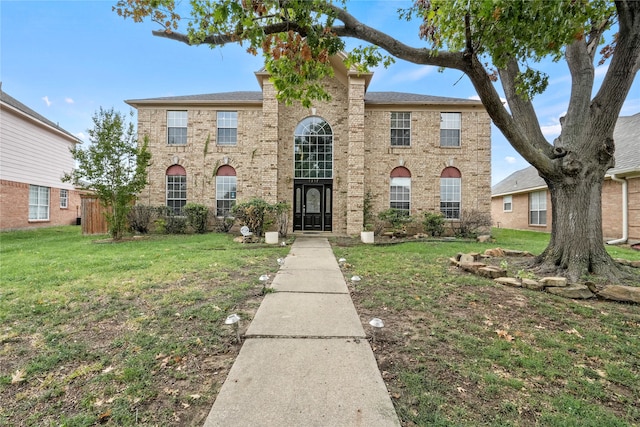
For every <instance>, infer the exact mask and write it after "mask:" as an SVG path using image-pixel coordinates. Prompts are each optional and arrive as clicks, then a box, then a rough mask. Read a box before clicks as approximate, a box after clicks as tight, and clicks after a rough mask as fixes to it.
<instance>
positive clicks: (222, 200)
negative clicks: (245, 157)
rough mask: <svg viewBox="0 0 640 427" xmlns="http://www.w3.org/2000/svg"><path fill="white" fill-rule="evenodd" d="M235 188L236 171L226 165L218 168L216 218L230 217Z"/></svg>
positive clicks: (236, 181) (233, 204) (234, 199)
mask: <svg viewBox="0 0 640 427" xmlns="http://www.w3.org/2000/svg"><path fill="white" fill-rule="evenodd" d="M237 187H238V180H237V178H236V170H235V169H234V168H232V167H231V166H228V165H225V166H222V167H220V168H219V169H218V172H217V174H216V216H220V217H225V216H231V214H232V210H233V207H234V206H235V205H236V192H237Z"/></svg>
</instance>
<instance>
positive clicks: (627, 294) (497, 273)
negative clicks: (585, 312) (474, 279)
mask: <svg viewBox="0 0 640 427" xmlns="http://www.w3.org/2000/svg"><path fill="white" fill-rule="evenodd" d="M532 256H533V254H531V253H529V252H527V251H513V250H508V249H502V248H495V249H487V250H486V251H485V252H484V254H480V253H477V252H473V253H468V254H464V253H458V254H457V255H456V256H455V257H453V258H450V259H449V261H450V263H451V265H454V266H456V267H458V268H460V269H462V270H464V271H467V272H469V273H473V274H476V275H478V276H482V277H486V278H488V279H493V281H494V282H496V283H499V284H501V285H504V286H511V287H515V288H527V289H531V290H534V291H546V292H549V293H551V294H554V295H558V296H561V297H564V298H572V299H589V298H594V297H596V296H598V297H600V298H603V299H606V300H610V301H618V302H628V303H636V304H640V287H634V286H622V285H609V286H606V287H605V288H604V289H602V290H600V291H598V289H597V288H596V286H595V284H593V283H591V282H585V283H584V284H579V283H574V284H570V283H568V282H567V279H566V278H565V277H544V278H542V279H539V280H534V279H529V278H517V277H509V275H508V274H507V270H506V269H504V268H502V267H497V266H493V265H487V264H486V263H484V262H483V261H484V260H487V259H490V258H504V257H532ZM616 261H617V262H619V263H621V264H624V265H628V266H631V267H635V268H639V267H640V261H633V262H631V261H626V260H618V259H616ZM621 261H624V262H621Z"/></svg>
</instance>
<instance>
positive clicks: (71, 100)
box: [64, 98, 75, 104]
mask: <svg viewBox="0 0 640 427" xmlns="http://www.w3.org/2000/svg"><path fill="white" fill-rule="evenodd" d="M64 102H66V103H67V104H73V103H74V102H75V101H74V100H73V99H71V98H65V99H64Z"/></svg>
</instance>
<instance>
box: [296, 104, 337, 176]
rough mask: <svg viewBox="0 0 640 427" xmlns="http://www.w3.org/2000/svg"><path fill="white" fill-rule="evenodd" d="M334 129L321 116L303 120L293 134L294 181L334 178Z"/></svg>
mask: <svg viewBox="0 0 640 427" xmlns="http://www.w3.org/2000/svg"><path fill="white" fill-rule="evenodd" d="M333 166H334V164H333V129H332V128H331V125H330V124H329V122H327V121H326V120H325V119H323V118H322V117H319V116H309V117H306V118H304V119H303V120H301V121H300V122H299V123H298V125H297V126H296V128H295V130H294V132H293V177H294V179H332V178H333Z"/></svg>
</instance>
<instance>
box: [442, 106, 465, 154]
mask: <svg viewBox="0 0 640 427" xmlns="http://www.w3.org/2000/svg"><path fill="white" fill-rule="evenodd" d="M454 115H455V117H457V120H454V121H453V122H452V121H451V120H448V118H449V117H453V116H454ZM455 122H457V123H455ZM452 124H453V125H455V124H457V127H451V126H452ZM451 131H457V137H455V140H456V143H455V144H453V143H450V142H448V141H453V139H454V137H453V136H452V135H448V134H447V132H451ZM440 147H442V148H460V147H462V113H460V112H454V111H443V112H441V113H440Z"/></svg>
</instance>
